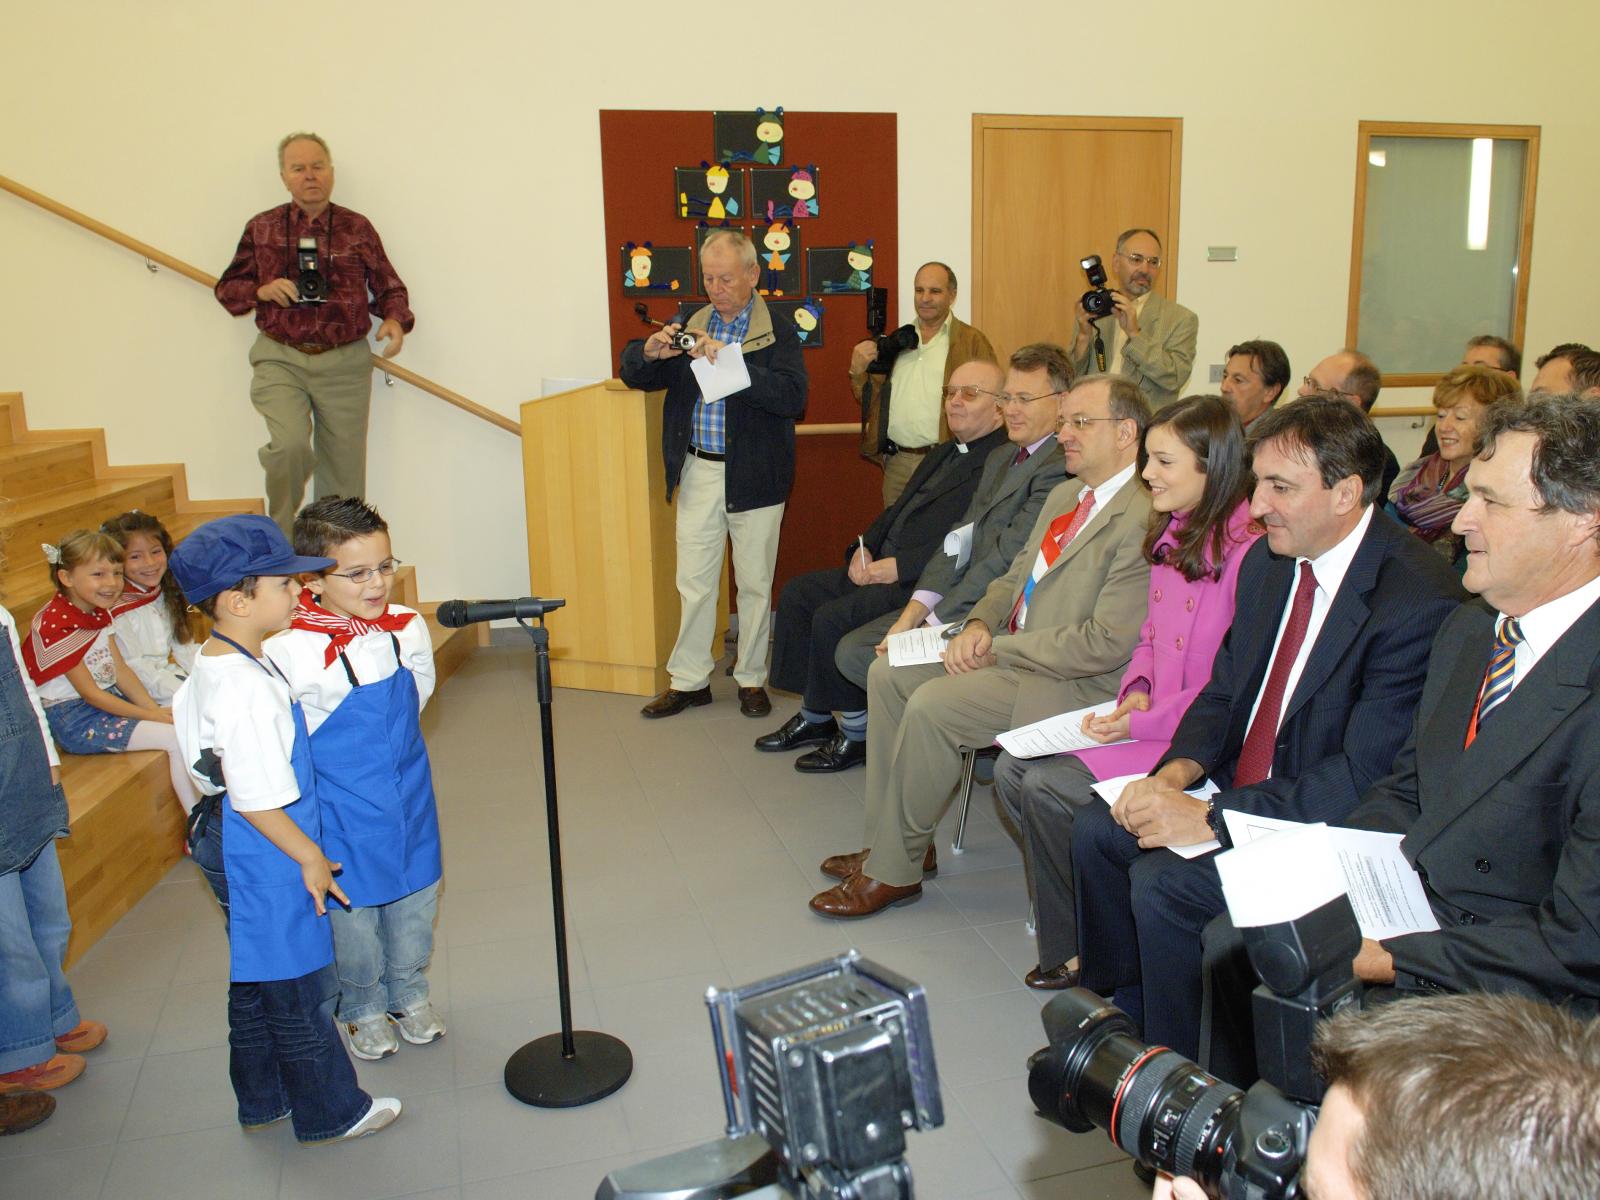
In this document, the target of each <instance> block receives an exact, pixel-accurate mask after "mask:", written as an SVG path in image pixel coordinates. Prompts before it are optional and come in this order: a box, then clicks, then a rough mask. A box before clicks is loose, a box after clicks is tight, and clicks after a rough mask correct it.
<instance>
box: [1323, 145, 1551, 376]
mask: <svg viewBox="0 0 1600 1200" xmlns="http://www.w3.org/2000/svg"><path fill="white" fill-rule="evenodd" d="M1538 175H1539V126H1537V125H1439V124H1415V123H1410V122H1404V121H1362V122H1361V127H1360V135H1359V137H1358V138H1357V142H1356V209H1355V231H1354V236H1353V238H1352V241H1351V248H1350V306H1349V316H1348V320H1347V324H1346V330H1345V339H1346V340H1345V344H1346V345H1349V346H1355V347H1358V348H1359V349H1360V350H1361V351H1362V352H1363V353H1365V354H1367V355H1368V356H1369V357H1371V358H1372V360H1373V361H1374V362H1376V363H1377V364H1378V366H1379V368H1380V369H1381V370H1382V371H1383V383H1384V386H1385V387H1432V386H1433V385H1434V384H1436V383H1438V381H1439V377H1440V376H1441V375H1442V374H1443V373H1444V372H1446V371H1448V370H1449V369H1450V368H1451V367H1453V366H1455V365H1456V363H1458V362H1460V361H1461V353H1462V350H1463V348H1464V347H1465V346H1466V343H1467V339H1468V338H1471V337H1475V336H1477V335H1479V334H1494V335H1496V336H1498V337H1503V338H1506V339H1508V340H1510V341H1512V342H1514V343H1516V344H1517V345H1518V346H1520V345H1522V333H1523V323H1524V320H1525V319H1526V313H1527V305H1528V261H1529V256H1530V254H1531V253H1532V250H1533V201H1534V189H1535V184H1536V183H1537V180H1538Z"/></svg>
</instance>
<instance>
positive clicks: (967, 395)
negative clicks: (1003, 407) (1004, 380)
mask: <svg viewBox="0 0 1600 1200" xmlns="http://www.w3.org/2000/svg"><path fill="white" fill-rule="evenodd" d="M941 394H942V395H943V396H944V398H945V399H946V400H953V399H955V398H956V397H957V396H960V397H961V398H962V399H963V400H965V401H967V402H968V403H970V402H972V401H973V400H976V399H977V398H978V397H979V396H988V397H989V399H991V400H993V401H994V402H995V403H996V404H1000V403H1002V402H1003V400H1002V396H1001V394H1000V393H999V392H991V391H989V390H988V389H987V388H981V387H979V386H978V385H977V384H974V383H963V384H961V385H960V386H958V387H947V388H945V389H944V391H943V392H942V393H941Z"/></svg>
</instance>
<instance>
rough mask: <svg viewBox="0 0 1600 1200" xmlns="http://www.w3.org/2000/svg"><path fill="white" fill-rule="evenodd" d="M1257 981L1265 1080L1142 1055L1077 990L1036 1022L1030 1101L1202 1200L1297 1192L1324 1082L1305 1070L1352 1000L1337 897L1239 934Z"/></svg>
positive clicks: (1346, 909) (1350, 919) (1095, 999)
mask: <svg viewBox="0 0 1600 1200" xmlns="http://www.w3.org/2000/svg"><path fill="white" fill-rule="evenodd" d="M1240 932H1241V933H1242V934H1243V935H1244V940H1245V947H1246V949H1247V950H1248V951H1249V954H1250V965H1251V966H1252V967H1253V968H1254V969H1255V972H1256V975H1257V977H1258V978H1259V979H1260V980H1261V981H1262V984H1261V986H1260V987H1258V988H1256V990H1255V993H1254V994H1253V996H1252V998H1251V1003H1252V1007H1253V1011H1254V1016H1255V1026H1256V1053H1257V1056H1258V1058H1259V1060H1260V1064H1261V1074H1262V1076H1263V1078H1262V1080H1261V1081H1260V1082H1258V1083H1256V1084H1255V1085H1254V1086H1253V1087H1251V1088H1250V1090H1249V1091H1240V1089H1238V1088H1236V1087H1234V1086H1233V1085H1232V1084H1229V1083H1225V1082H1223V1081H1222V1080H1219V1079H1218V1078H1217V1077H1216V1076H1214V1075H1212V1074H1210V1073H1209V1072H1207V1071H1205V1070H1202V1069H1201V1068H1200V1067H1199V1066H1197V1065H1196V1064H1195V1063H1192V1062H1190V1061H1189V1060H1188V1059H1186V1058H1184V1057H1182V1056H1181V1055H1179V1054H1177V1053H1175V1052H1174V1051H1172V1050H1168V1049H1167V1048H1166V1047H1164V1046H1151V1045H1147V1044H1146V1043H1145V1042H1144V1041H1142V1040H1141V1039H1140V1038H1139V1036H1138V1031H1137V1030H1136V1029H1135V1028H1134V1025H1133V1022H1132V1021H1131V1020H1130V1019H1129V1018H1128V1016H1127V1015H1126V1014H1124V1013H1123V1012H1122V1011H1121V1010H1120V1009H1117V1008H1115V1007H1113V1006H1112V1005H1110V1004H1108V1003H1106V1002H1105V1001H1104V1000H1103V999H1101V998H1100V997H1099V996H1097V995H1096V994H1095V993H1094V992H1091V991H1089V990H1088V989H1086V988H1073V989H1072V990H1070V991H1066V992H1063V993H1062V994H1061V995H1059V996H1057V997H1056V998H1055V999H1053V1000H1052V1001H1050V1003H1049V1004H1047V1005H1045V1008H1044V1012H1043V1013H1042V1014H1041V1019H1042V1020H1043V1022H1044V1028H1045V1033H1046V1035H1047V1036H1048V1038H1049V1040H1050V1044H1049V1045H1048V1046H1046V1047H1045V1048H1044V1049H1043V1050H1040V1051H1039V1052H1038V1053H1036V1054H1035V1055H1034V1056H1033V1057H1032V1058H1031V1059H1030V1060H1029V1061H1028V1094H1029V1095H1030V1096H1031V1097H1032V1098H1033V1102H1034V1104H1035V1106H1036V1107H1037V1108H1038V1110H1039V1113H1040V1115H1041V1116H1043V1117H1044V1118H1045V1119H1046V1120H1048V1121H1054V1122H1055V1123H1056V1124H1058V1125H1063V1126H1065V1127H1066V1128H1067V1129H1070V1130H1072V1131H1073V1132H1074V1133H1087V1132H1088V1131H1089V1130H1091V1129H1094V1128H1096V1127H1098V1128H1100V1129H1103V1130H1105V1131H1106V1133H1107V1134H1108V1135H1109V1136H1110V1138H1111V1140H1112V1141H1113V1142H1114V1143H1115V1144H1116V1145H1117V1146H1119V1147H1120V1148H1121V1149H1122V1150H1123V1151H1125V1152H1126V1153H1128V1154H1130V1155H1132V1156H1133V1157H1134V1158H1137V1159H1139V1160H1140V1161H1141V1162H1143V1163H1145V1164H1146V1165H1148V1166H1151V1167H1154V1168H1156V1169H1157V1170H1161V1171H1165V1172H1167V1173H1168V1174H1169V1175H1186V1176H1188V1177H1189V1178H1191V1179H1194V1180H1196V1181H1197V1182H1199V1183H1200V1185H1201V1186H1202V1187H1204V1188H1205V1189H1206V1194H1207V1195H1208V1196H1214V1197H1218V1198H1226V1200H1279V1198H1281V1200H1293V1198H1294V1197H1296V1196H1298V1195H1299V1189H1300V1183H1299V1180H1300V1169H1301V1167H1302V1165H1303V1164H1304V1162H1305V1155H1306V1146H1307V1143H1308V1142H1309V1140H1310V1137H1311V1127H1312V1126H1313V1125H1314V1124H1315V1123H1316V1106H1317V1104H1318V1103H1319V1102H1320V1101H1321V1099H1322V1092H1323V1085H1322V1082H1321V1080H1319V1079H1318V1078H1317V1077H1316V1074H1315V1072H1314V1071H1313V1070H1312V1068H1311V1056H1310V1048H1311V1038H1312V1034H1313V1033H1314V1031H1315V1028H1316V1025H1317V1022H1318V1021H1321V1020H1322V1019H1324V1018H1326V1017H1330V1016H1332V1015H1333V1014H1334V1013H1336V1012H1339V1011H1341V1010H1343V1009H1345V1008H1347V1007H1349V1006H1351V1005H1359V1004H1360V1001H1361V984H1360V983H1359V982H1358V981H1357V980H1356V978H1355V977H1354V975H1353V974H1352V973H1351V965H1350V964H1351V962H1352V960H1353V959H1354V958H1355V955H1356V952H1357V951H1358V950H1359V949H1360V948H1361V930H1360V927H1359V926H1358V925H1357V923H1356V916H1355V911H1354V910H1353V909H1352V908H1351V907H1350V898H1349V896H1347V895H1345V894H1342V893H1341V894H1340V895H1339V896H1337V897H1335V898H1334V899H1333V900H1330V901H1328V902H1327V903H1325V904H1322V905H1320V906H1318V907H1316V908H1314V909H1312V910H1311V911H1310V912H1307V913H1305V914H1303V915H1302V916H1299V917H1296V918H1294V919H1293V920H1290V921H1284V922H1280V923H1278V924H1274V925H1260V926H1254V927H1248V928H1244V929H1242V930H1241V931H1240Z"/></svg>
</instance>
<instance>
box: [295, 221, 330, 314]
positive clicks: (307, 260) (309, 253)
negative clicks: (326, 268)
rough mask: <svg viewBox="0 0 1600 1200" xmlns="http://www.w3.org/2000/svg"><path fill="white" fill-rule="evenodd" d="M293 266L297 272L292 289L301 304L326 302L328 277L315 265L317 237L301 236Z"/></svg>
mask: <svg viewBox="0 0 1600 1200" xmlns="http://www.w3.org/2000/svg"><path fill="white" fill-rule="evenodd" d="M295 266H296V267H297V268H299V274H297V275H296V276H295V277H294V290H295V291H296V292H298V293H299V295H300V303H301V304H326V303H327V302H328V277H327V276H326V275H324V274H323V273H322V271H321V270H320V269H319V268H318V265H317V239H316V238H310V237H303V238H301V239H300V248H299V250H298V251H296V253H295Z"/></svg>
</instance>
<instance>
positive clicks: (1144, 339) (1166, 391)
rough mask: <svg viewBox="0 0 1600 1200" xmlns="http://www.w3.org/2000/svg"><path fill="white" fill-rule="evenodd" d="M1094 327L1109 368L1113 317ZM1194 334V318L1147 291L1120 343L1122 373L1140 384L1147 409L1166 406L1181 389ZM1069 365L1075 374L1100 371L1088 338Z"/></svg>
mask: <svg viewBox="0 0 1600 1200" xmlns="http://www.w3.org/2000/svg"><path fill="white" fill-rule="evenodd" d="M1094 327H1095V329H1097V330H1098V331H1099V333H1100V338H1101V340H1102V341H1103V342H1104V343H1105V347H1106V370H1108V371H1109V370H1110V369H1111V366H1112V363H1111V351H1112V347H1113V346H1115V345H1116V341H1115V337H1116V330H1117V318H1116V317H1115V316H1109V317H1101V318H1100V319H1099V320H1097V321H1096V322H1095V323H1094ZM1199 336H1200V318H1199V317H1197V316H1195V315H1194V313H1192V312H1190V311H1189V310H1188V309H1187V308H1185V307H1184V306H1183V305H1181V304H1179V303H1178V302H1177V301H1176V300H1168V299H1167V298H1166V297H1164V296H1161V295H1159V294H1157V293H1155V292H1151V293H1150V298H1149V299H1148V300H1146V301H1145V302H1144V312H1143V314H1141V315H1140V317H1139V334H1138V336H1137V337H1131V338H1129V339H1128V344H1127V345H1126V346H1125V347H1124V348H1123V351H1122V374H1124V375H1126V376H1127V377H1128V378H1129V379H1131V380H1133V381H1134V382H1135V383H1137V384H1138V385H1139V390H1140V391H1141V392H1143V393H1144V398H1145V399H1146V400H1148V401H1150V407H1151V408H1165V407H1166V406H1167V405H1169V404H1171V403H1172V402H1173V401H1174V400H1176V399H1177V398H1178V396H1179V395H1180V394H1181V393H1182V392H1183V389H1184V386H1185V385H1186V384H1187V383H1188V382H1189V372H1190V370H1191V369H1192V368H1193V367H1194V347H1195V341H1196V340H1197V339H1198V338H1199ZM1073 365H1074V366H1076V367H1077V369H1078V374H1080V375H1087V374H1089V373H1090V372H1092V371H1097V370H1099V367H1098V365H1097V364H1096V362H1095V356H1094V339H1093V338H1090V339H1089V346H1088V349H1086V350H1085V351H1084V352H1083V354H1082V356H1081V357H1080V358H1079V359H1078V361H1077V362H1076V363H1074V364H1073Z"/></svg>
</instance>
